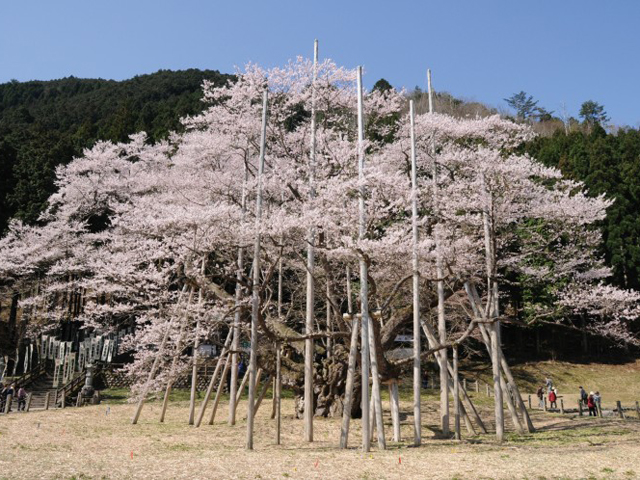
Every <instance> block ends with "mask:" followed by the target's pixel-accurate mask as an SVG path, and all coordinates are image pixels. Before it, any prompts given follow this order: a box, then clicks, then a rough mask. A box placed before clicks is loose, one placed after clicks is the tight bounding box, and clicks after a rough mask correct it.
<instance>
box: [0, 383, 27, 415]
mask: <svg viewBox="0 0 640 480" xmlns="http://www.w3.org/2000/svg"><path fill="white" fill-rule="evenodd" d="M9 399H11V400H9ZM15 400H17V402H18V411H19V412H20V411H24V410H25V408H26V406H27V391H26V390H25V389H24V387H23V386H20V387H18V388H17V391H16V385H15V384H13V383H11V384H7V385H3V384H2V383H0V412H1V413H4V412H5V410H7V402H9V405H8V408H9V409H8V412H10V411H11V405H12V403H13V402H14V401H15Z"/></svg>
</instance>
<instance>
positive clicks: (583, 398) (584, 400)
mask: <svg viewBox="0 0 640 480" xmlns="http://www.w3.org/2000/svg"><path fill="white" fill-rule="evenodd" d="M580 401H581V402H582V405H584V406H585V407H586V406H587V392H586V391H585V389H584V388H582V386H580Z"/></svg>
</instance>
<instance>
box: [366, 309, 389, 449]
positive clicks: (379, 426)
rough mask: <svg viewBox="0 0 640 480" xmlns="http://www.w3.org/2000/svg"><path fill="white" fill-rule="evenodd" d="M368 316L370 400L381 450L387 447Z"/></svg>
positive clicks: (374, 348)
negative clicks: (373, 408)
mask: <svg viewBox="0 0 640 480" xmlns="http://www.w3.org/2000/svg"><path fill="white" fill-rule="evenodd" d="M374 315H375V317H376V320H377V321H380V312H378V313H377V314H374ZM368 317H369V342H370V345H369V353H370V355H371V380H372V381H371V384H372V389H371V395H372V396H371V400H372V401H373V402H372V403H373V404H374V407H375V410H374V415H375V421H376V431H377V432H378V448H379V449H381V450H385V449H386V448H387V442H386V440H385V436H384V421H383V419H382V398H381V396H380V376H379V374H378V357H377V353H376V352H377V350H376V341H375V329H374V328H373V318H372V316H371V315H368Z"/></svg>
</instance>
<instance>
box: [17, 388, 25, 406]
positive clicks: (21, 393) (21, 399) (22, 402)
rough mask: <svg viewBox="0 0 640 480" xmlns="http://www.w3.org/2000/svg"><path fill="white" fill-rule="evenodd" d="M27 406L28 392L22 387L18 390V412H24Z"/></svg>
mask: <svg viewBox="0 0 640 480" xmlns="http://www.w3.org/2000/svg"><path fill="white" fill-rule="evenodd" d="M26 405H27V391H26V390H25V389H24V387H23V386H21V387H20V388H19V389H18V411H20V410H22V411H23V412H24V409H25V407H26Z"/></svg>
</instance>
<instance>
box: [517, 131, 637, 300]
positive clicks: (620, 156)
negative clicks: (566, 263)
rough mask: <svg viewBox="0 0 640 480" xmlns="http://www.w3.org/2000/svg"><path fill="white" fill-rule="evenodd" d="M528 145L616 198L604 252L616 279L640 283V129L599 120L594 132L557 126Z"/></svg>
mask: <svg viewBox="0 0 640 480" xmlns="http://www.w3.org/2000/svg"><path fill="white" fill-rule="evenodd" d="M526 150H527V151H528V152H529V153H531V154H532V155H533V156H534V157H536V158H537V159H538V160H540V161H541V162H543V163H544V164H546V165H548V166H554V167H558V168H559V169H560V170H561V171H562V173H563V174H564V175H565V176H567V177H569V178H573V179H575V180H581V181H583V182H585V184H586V186H587V188H588V189H589V193H590V194H591V195H594V196H595V195H600V194H602V193H604V194H606V195H607V197H609V198H612V199H615V203H614V204H613V205H612V206H611V207H609V208H608V210H607V219H606V220H605V221H604V222H603V224H602V232H603V236H604V245H603V251H602V253H603V254H604V256H605V259H606V261H607V264H609V265H610V266H611V267H613V272H614V276H613V278H612V281H613V283H614V284H615V285H617V286H620V287H623V288H633V289H636V290H638V289H640V278H639V277H638V274H639V273H640V132H639V131H638V130H635V129H631V128H630V129H621V130H618V131H617V132H616V133H615V134H614V133H607V132H606V131H605V130H604V129H603V128H602V127H601V126H599V125H595V127H594V128H593V129H591V132H590V133H587V132H585V131H572V132H570V133H569V134H565V132H564V130H557V131H556V132H555V133H554V134H553V135H552V136H550V137H542V136H541V137H538V138H536V139H535V140H534V141H532V142H530V143H529V144H528V145H527V146H526Z"/></svg>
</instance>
